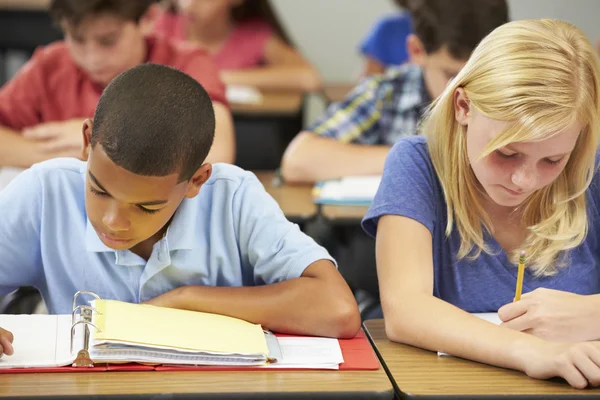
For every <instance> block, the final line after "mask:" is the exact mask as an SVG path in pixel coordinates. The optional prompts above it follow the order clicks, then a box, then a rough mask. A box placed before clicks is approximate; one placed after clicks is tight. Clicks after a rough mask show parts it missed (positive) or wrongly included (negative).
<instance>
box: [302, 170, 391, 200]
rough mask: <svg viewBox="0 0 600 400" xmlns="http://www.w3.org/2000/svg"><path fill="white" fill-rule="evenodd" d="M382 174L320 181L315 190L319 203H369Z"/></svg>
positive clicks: (315, 197)
mask: <svg viewBox="0 0 600 400" xmlns="http://www.w3.org/2000/svg"><path fill="white" fill-rule="evenodd" d="M380 183H381V176H349V177H345V178H342V179H339V180H331V181H325V182H320V183H318V184H317V185H316V186H315V188H314V190H313V195H314V201H315V203H317V204H341V205H359V206H360V205H367V206H368V205H369V204H371V202H372V201H373V198H374V197H375V194H376V193H377V189H378V188H379V184H380Z"/></svg>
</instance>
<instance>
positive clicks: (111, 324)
mask: <svg viewBox="0 0 600 400" xmlns="http://www.w3.org/2000/svg"><path fill="white" fill-rule="evenodd" d="M92 304H93V306H94V308H96V310H98V312H97V313H94V317H93V320H92V322H93V323H94V325H96V326H97V327H98V328H99V329H100V331H98V332H96V331H95V330H94V329H91V331H92V348H91V349H90V356H91V358H92V359H93V360H94V361H98V362H101V361H105V362H118V361H122V362H142V363H155V364H202V365H260V364H264V363H266V362H267V359H268V356H269V349H268V347H267V341H266V339H265V334H264V332H263V330H262V328H261V326H260V325H256V324H251V323H249V322H246V321H243V320H241V319H237V318H231V317H227V316H224V315H218V314H209V313H201V312H194V311H187V310H176V309H172V308H164V307H154V306H150V305H143V304H131V303H123V302H120V301H114V300H95V301H94V302H93V303H92Z"/></svg>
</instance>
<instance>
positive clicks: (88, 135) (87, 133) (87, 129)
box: [81, 118, 94, 161]
mask: <svg viewBox="0 0 600 400" xmlns="http://www.w3.org/2000/svg"><path fill="white" fill-rule="evenodd" d="M93 124H94V123H93V121H92V120H91V119H89V118H88V119H86V120H85V121H83V128H82V134H83V150H82V151H81V158H82V159H83V160H84V161H87V159H88V157H89V155H90V150H91V147H92V145H91V143H92V128H93Z"/></svg>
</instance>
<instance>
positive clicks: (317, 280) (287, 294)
mask: <svg viewBox="0 0 600 400" xmlns="http://www.w3.org/2000/svg"><path fill="white" fill-rule="evenodd" d="M148 303H149V304H154V305H160V306H168V307H174V308H180V309H185V310H194V311H203V312H210V313H215V314H223V315H229V316H232V317H236V318H241V319H244V320H246V321H250V322H252V323H256V324H261V325H262V326H263V327H265V328H267V329H271V330H273V331H275V332H280V333H291V334H299V335H315V336H329V337H341V338H351V337H354V336H355V335H356V333H357V332H358V329H359V328H360V315H359V313H358V308H357V305H356V302H355V301H354V298H353V297H352V293H351V292H350V289H349V288H348V286H347V285H346V283H345V282H344V279H343V278H342V277H341V275H340V274H339V273H338V272H337V270H336V268H335V266H334V265H333V263H332V262H331V261H329V260H318V261H315V262H314V263H312V264H311V265H310V266H309V267H308V268H306V270H304V272H303V273H302V276H301V277H299V278H294V279H290V280H286V281H283V282H279V283H274V284H270V285H263V286H251V287H206V286H183V287H181V288H179V289H175V290H173V291H171V292H167V293H165V294H164V295H162V296H159V297H157V298H155V299H152V300H150V301H149V302H148Z"/></svg>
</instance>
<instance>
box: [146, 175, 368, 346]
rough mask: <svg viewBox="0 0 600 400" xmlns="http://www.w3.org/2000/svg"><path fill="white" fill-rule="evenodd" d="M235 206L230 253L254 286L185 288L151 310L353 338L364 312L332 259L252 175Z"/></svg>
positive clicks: (236, 197)
mask: <svg viewBox="0 0 600 400" xmlns="http://www.w3.org/2000/svg"><path fill="white" fill-rule="evenodd" d="M229 207H231V210H230V211H229V212H231V213H232V216H233V227H232V228H233V230H234V234H235V238H236V241H237V243H231V244H230V247H231V251H234V252H235V254H236V255H237V254H239V257H240V260H241V265H242V269H243V270H244V271H242V273H243V275H245V276H250V277H252V278H253V286H252V287H214V288H213V287H200V286H193V287H182V288H179V289H175V290H173V291H171V292H168V293H166V294H164V295H162V296H159V297H157V298H156V299H154V300H151V301H150V302H149V303H150V304H157V305H165V306H171V307H178V308H186V309H191V310H197V311H207V312H213V313H219V314H225V315H230V316H234V317H238V318H241V319H245V320H248V321H250V322H253V323H260V324H261V325H263V326H264V327H266V328H269V329H273V330H275V331H278V332H286V333H294V334H306V335H319V336H332V337H351V336H354V335H355V334H356V332H357V331H358V329H359V328H360V316H359V312H358V307H357V305H356V301H355V300H354V297H353V296H352V292H351V291H350V288H349V287H348V285H347V284H346V282H345V281H344V279H343V278H342V276H341V275H340V274H339V273H338V271H337V270H336V268H335V266H334V264H333V260H332V259H331V257H330V256H329V254H328V253H327V251H326V250H325V249H323V248H322V247H320V246H318V245H317V244H316V243H315V242H314V240H312V239H311V238H309V237H308V236H306V235H305V234H304V233H302V232H301V231H300V229H299V228H298V226H297V225H295V224H292V223H291V222H289V221H288V220H287V219H286V218H285V216H284V215H283V213H282V211H281V209H280V208H279V206H278V205H277V203H276V202H275V200H273V198H272V197H270V196H269V195H268V194H267V193H266V191H265V189H264V187H263V186H262V184H261V183H260V181H259V180H258V179H257V178H256V177H255V176H254V175H252V174H250V173H247V175H246V176H245V177H244V180H243V182H242V183H241V184H240V187H239V188H238V189H237V190H236V193H235V195H234V197H233V202H232V204H231V206H229ZM229 207H228V208H229Z"/></svg>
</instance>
